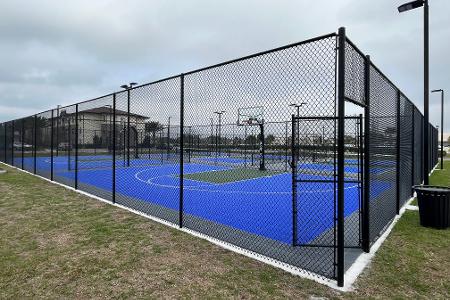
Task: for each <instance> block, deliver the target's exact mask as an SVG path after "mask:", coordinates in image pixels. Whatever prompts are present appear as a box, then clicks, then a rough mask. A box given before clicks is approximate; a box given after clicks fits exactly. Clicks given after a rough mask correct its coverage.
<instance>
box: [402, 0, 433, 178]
mask: <svg viewBox="0 0 450 300" xmlns="http://www.w3.org/2000/svg"><path fill="white" fill-rule="evenodd" d="M422 6H423V9H424V14H423V15H424V18H423V21H424V39H423V41H424V55H423V58H424V84H423V86H424V90H423V102H424V105H423V114H424V122H423V136H424V139H423V178H424V184H428V183H429V180H428V175H429V165H428V156H429V149H428V124H429V106H430V105H429V100H430V99H429V90H430V87H429V82H430V80H429V77H430V76H429V70H430V66H429V18H428V12H429V6H428V0H416V1H412V2H408V3H405V4H403V5H401V6H399V7H398V11H399V12H400V13H402V12H405V11H409V10H412V9H416V8H419V7H422Z"/></svg>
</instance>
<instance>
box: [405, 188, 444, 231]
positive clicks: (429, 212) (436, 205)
mask: <svg viewBox="0 0 450 300" xmlns="http://www.w3.org/2000/svg"><path fill="white" fill-rule="evenodd" d="M414 190H415V191H416V192H417V200H418V202H419V215H420V225H422V226H425V227H432V228H437V229H445V228H448V227H449V224H450V188H448V187H441V186H430V185H418V186H414Z"/></svg>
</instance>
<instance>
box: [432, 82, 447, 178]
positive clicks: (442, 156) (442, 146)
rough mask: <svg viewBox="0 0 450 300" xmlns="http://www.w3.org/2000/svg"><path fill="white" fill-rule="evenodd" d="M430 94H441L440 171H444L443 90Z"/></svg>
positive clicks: (433, 91)
mask: <svg viewBox="0 0 450 300" xmlns="http://www.w3.org/2000/svg"><path fill="white" fill-rule="evenodd" d="M431 92H432V93H441V170H443V169H444V90H442V89H439V90H432V91H431Z"/></svg>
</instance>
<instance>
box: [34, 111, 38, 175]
mask: <svg viewBox="0 0 450 300" xmlns="http://www.w3.org/2000/svg"><path fill="white" fill-rule="evenodd" d="M36 126H37V115H34V121H33V144H34V145H33V146H34V147H33V173H34V174H36V154H37V127H36Z"/></svg>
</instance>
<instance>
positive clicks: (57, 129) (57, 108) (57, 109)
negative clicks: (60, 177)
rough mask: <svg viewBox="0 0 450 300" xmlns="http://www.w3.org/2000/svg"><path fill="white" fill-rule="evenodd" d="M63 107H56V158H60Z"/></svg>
mask: <svg viewBox="0 0 450 300" xmlns="http://www.w3.org/2000/svg"><path fill="white" fill-rule="evenodd" d="M60 108H61V105H59V104H58V106H56V156H59V109H60Z"/></svg>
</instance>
